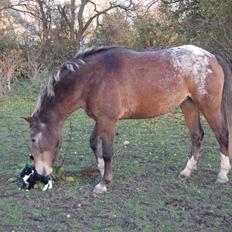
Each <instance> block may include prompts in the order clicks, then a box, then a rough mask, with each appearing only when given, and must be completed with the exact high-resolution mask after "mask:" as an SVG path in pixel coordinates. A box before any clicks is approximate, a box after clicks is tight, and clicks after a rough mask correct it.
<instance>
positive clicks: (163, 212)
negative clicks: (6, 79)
mask: <svg viewBox="0 0 232 232" xmlns="http://www.w3.org/2000/svg"><path fill="white" fill-rule="evenodd" d="M31 86H34V87H33V91H32V92H33V94H31V89H30V90H29V91H28V92H27V88H31ZM35 86H36V85H32V84H31V83H24V85H23V88H24V89H25V91H24V94H21V93H20V92H21V90H22V89H20V88H19V87H18V88H19V89H18V90H17V88H16V92H15V93H14V94H12V95H11V96H8V97H4V98H2V99H0V157H1V162H0V196H1V197H0V231H12V230H15V231H108V232H121V231H123V232H124V231H149V232H150V231H164V232H168V231H170V232H171V231H204V232H205V231H215V232H216V231H228V232H229V231H232V224H231V221H232V208H231V204H230V202H231V199H232V191H231V187H232V184H231V183H232V182H231V181H230V182H229V183H227V184H225V185H216V184H215V180H216V176H217V172H218V170H219V161H220V157H219V150H218V144H217V143H216V140H215V138H214V135H213V134H212V132H211V130H210V129H209V127H208V125H207V124H206V123H205V120H204V119H203V120H202V121H203V127H204V130H205V139H204V143H203V146H202V151H201V153H202V157H201V160H200V162H199V168H198V171H197V172H195V173H194V174H193V175H192V178H191V179H190V180H188V181H186V182H183V181H181V180H179V178H178V174H179V172H180V171H181V170H182V169H183V168H184V167H185V164H186V161H187V157H188V152H189V150H190V139H189V135H188V129H187V128H186V126H185V122H184V118H183V116H182V114H181V113H179V111H176V112H174V113H172V114H168V115H166V116H163V117H160V118H158V119H152V120H128V121H121V122H119V123H118V126H117V132H118V135H117V136H116V140H115V146H114V150H115V156H114V161H113V166H114V167H113V170H114V180H113V183H112V185H111V186H110V188H109V190H108V192H107V193H106V194H104V195H101V196H97V197H94V196H93V194H92V189H93V187H94V186H95V185H96V184H97V183H98V181H99V180H100V177H99V176H98V175H95V174H93V175H92V176H90V177H86V176H82V175H81V174H80V173H79V172H76V171H80V170H82V169H85V168H86V167H94V166H95V158H94V155H93V154H92V152H91V150H90V148H89V136H90V134H91V131H92V129H93V125H94V122H93V121H92V120H91V119H89V118H88V117H87V116H86V115H85V113H84V112H83V111H78V112H75V113H74V114H73V115H72V116H71V117H70V118H69V119H67V121H66V123H65V127H64V129H63V147H62V149H61V151H60V154H59V157H58V158H57V161H56V163H57V165H59V164H60V163H61V162H62V160H63V159H64V164H63V169H64V171H69V173H71V174H70V175H72V176H73V177H75V178H76V180H78V181H77V182H76V183H67V182H65V181H62V180H57V181H56V182H54V188H53V189H52V190H51V191H47V192H42V191H40V190H38V189H34V190H31V191H29V192H27V191H21V190H19V187H20V184H19V183H18V182H9V181H7V179H8V178H10V177H12V176H14V175H17V174H18V172H19V170H20V168H21V167H22V166H23V165H24V164H25V163H27V162H28V158H29V157H28V154H29V147H30V138H29V128H28V125H27V124H26V123H25V122H24V120H22V119H21V118H20V117H22V116H28V115H29V114H30V113H31V112H32V111H33V108H34V106H35V104H36V94H35V93H36V92H38V89H39V88H38V89H37V88H35ZM125 140H128V141H129V142H130V144H128V145H123V142H124V141H125ZM64 173H65V172H64ZM230 177H231V176H230Z"/></svg>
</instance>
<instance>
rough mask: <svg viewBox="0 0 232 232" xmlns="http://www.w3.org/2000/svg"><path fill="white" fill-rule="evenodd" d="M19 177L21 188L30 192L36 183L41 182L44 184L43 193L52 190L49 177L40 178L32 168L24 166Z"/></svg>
mask: <svg viewBox="0 0 232 232" xmlns="http://www.w3.org/2000/svg"><path fill="white" fill-rule="evenodd" d="M20 177H21V178H22V181H23V185H22V188H24V189H27V190H30V189H32V188H34V185H35V184H36V182H37V181H41V182H42V183H44V184H45V185H44V187H43V191H46V190H47V189H51V188H52V179H51V177H50V176H47V177H45V176H40V175H39V174H38V173H37V172H36V170H35V167H34V166H29V165H26V166H25V167H24V168H23V170H22V171H21V173H20Z"/></svg>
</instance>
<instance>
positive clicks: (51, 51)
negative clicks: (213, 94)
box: [0, 0, 232, 95]
mask: <svg viewBox="0 0 232 232" xmlns="http://www.w3.org/2000/svg"><path fill="white" fill-rule="evenodd" d="M139 2H140V3H138V1H135V0H134V1H133V0H127V1H121V2H120V1H119V0H118V1H116V0H115V1H112V2H109V1H104V0H99V1H90V0H69V1H58V0H3V1H1V3H0V95H3V94H5V93H7V91H10V90H11V82H12V81H14V80H15V79H18V80H19V79H27V78H29V79H34V78H38V77H39V76H40V74H41V73H43V72H45V73H46V74H47V72H48V71H49V72H50V71H52V70H53V68H54V67H56V66H57V65H59V64H61V63H62V62H64V61H65V60H67V59H68V58H70V57H72V56H73V55H74V54H75V53H76V52H77V51H79V50H80V49H83V48H85V47H88V46H93V45H94V46H96V45H120V46H126V47H130V48H133V49H136V50H155V49H160V48H166V47H171V46H176V45H181V44H187V43H188V44H195V45H198V46H200V47H203V48H205V49H206V50H209V51H211V52H213V53H217V54H221V55H223V56H224V57H226V58H227V59H228V61H229V62H230V63H231V62H232V55H231V54H232V51H231V49H232V39H231V38H232V26H231V25H232V14H231V12H232V3H231V1H230V0H224V1H217V0H210V1H208V0H201V1H198V0H184V1H183V0H153V1H148V0H147V1H145V0H144V1H139ZM42 76H43V74H42Z"/></svg>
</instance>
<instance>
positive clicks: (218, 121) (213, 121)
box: [202, 106, 231, 183]
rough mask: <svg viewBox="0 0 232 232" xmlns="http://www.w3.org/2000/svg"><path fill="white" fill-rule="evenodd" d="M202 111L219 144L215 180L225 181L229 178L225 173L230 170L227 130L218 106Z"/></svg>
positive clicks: (218, 181)
mask: <svg viewBox="0 0 232 232" xmlns="http://www.w3.org/2000/svg"><path fill="white" fill-rule="evenodd" d="M212 107H213V106H212ZM202 112H203V114H204V116H205V118H206V120H207V122H208V123H209V125H210V127H211V128H212V130H213V131H214V134H215V136H216V139H217V141H218V143H219V145H220V153H221V166H220V171H219V174H218V176H217V181H216V182H217V183H225V182H227V181H228V180H229V179H228V177H227V174H228V172H229V171H230V169H231V166H230V160H229V153H228V130H227V127H226V125H225V122H224V116H223V114H222V112H221V109H220V108H219V107H218V108H216V109H215V107H214V108H213V109H207V110H203V111H202Z"/></svg>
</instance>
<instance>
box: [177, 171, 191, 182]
mask: <svg viewBox="0 0 232 232" xmlns="http://www.w3.org/2000/svg"><path fill="white" fill-rule="evenodd" d="M179 178H180V179H181V180H187V179H189V178H190V173H188V172H186V170H183V171H181V172H180V174H179Z"/></svg>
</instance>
